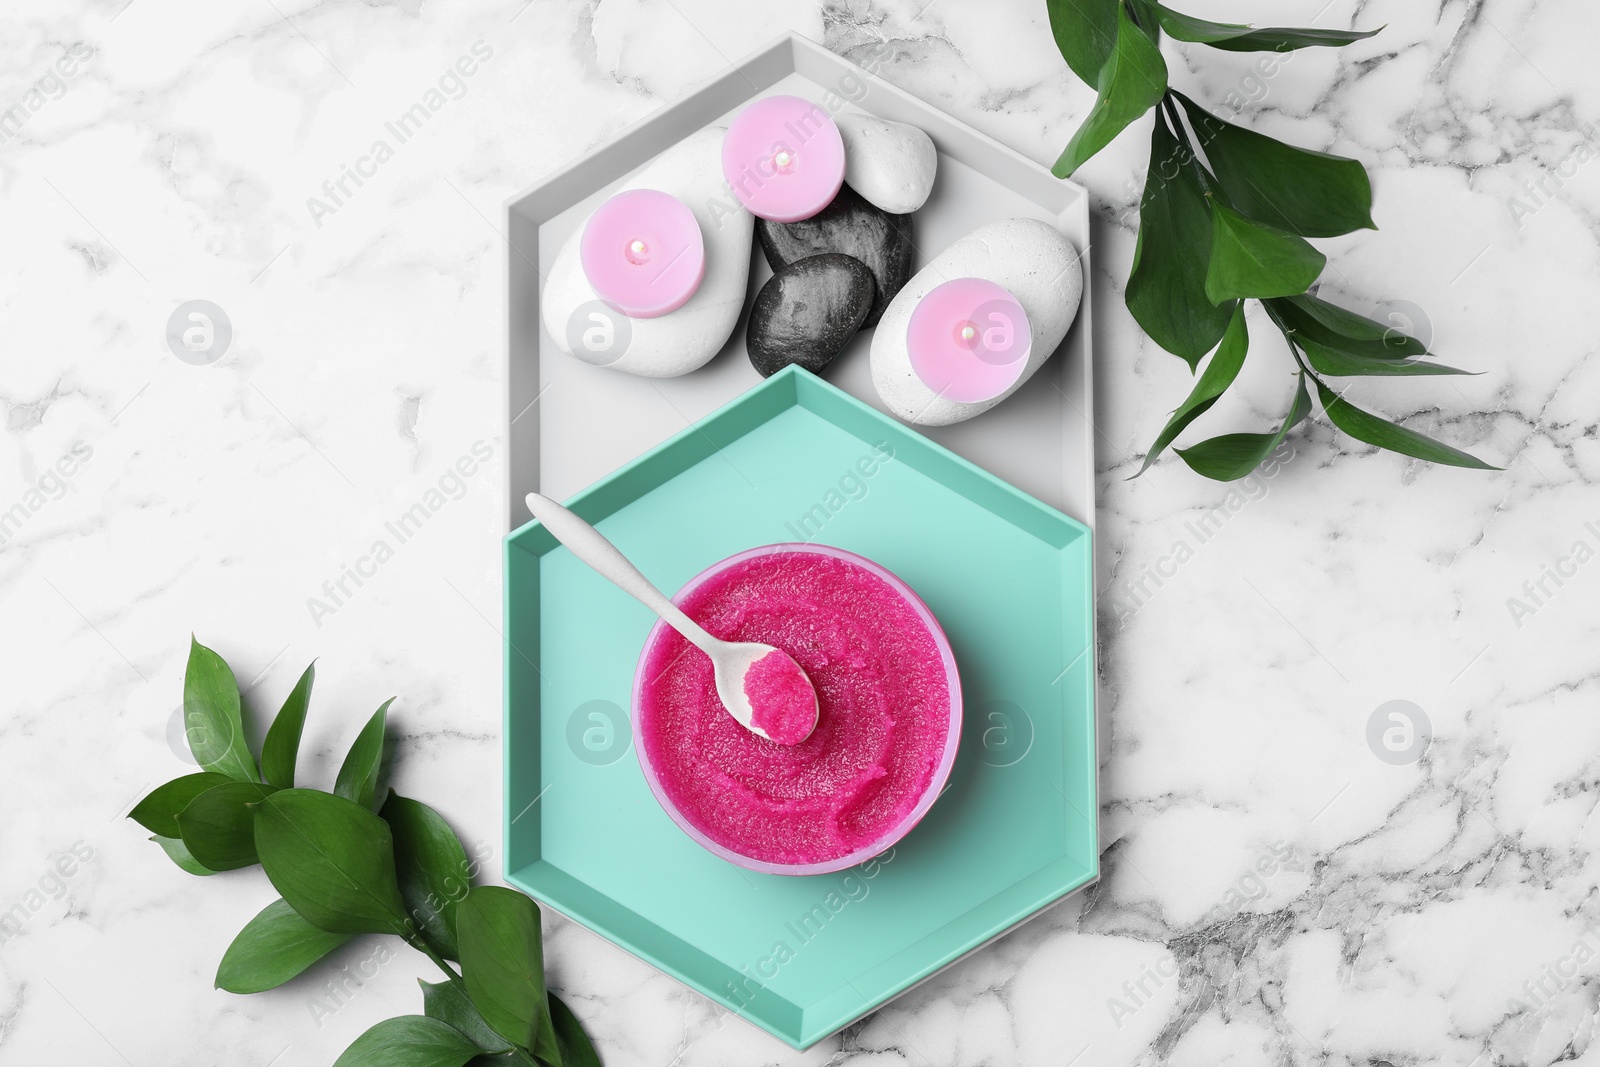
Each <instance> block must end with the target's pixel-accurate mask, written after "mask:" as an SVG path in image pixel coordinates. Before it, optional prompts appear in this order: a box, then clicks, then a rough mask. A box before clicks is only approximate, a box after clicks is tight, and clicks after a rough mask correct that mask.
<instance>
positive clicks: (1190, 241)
mask: <svg viewBox="0 0 1600 1067" xmlns="http://www.w3.org/2000/svg"><path fill="white" fill-rule="evenodd" d="M1165 119H1166V116H1164V115H1161V114H1157V115H1156V122H1155V130H1154V132H1152V133H1151V135H1150V171H1149V173H1148V175H1146V177H1145V182H1144V195H1143V197H1141V198H1140V201H1139V240H1138V243H1137V244H1136V245H1135V246H1134V250H1133V269H1132V270H1131V271H1130V272H1129V274H1128V289H1127V293H1126V297H1125V298H1126V301H1127V304H1128V310H1129V311H1130V312H1132V314H1133V317H1134V319H1135V320H1137V321H1138V323H1139V326H1140V328H1142V329H1143V330H1144V332H1145V333H1147V334H1149V335H1150V338H1151V339H1152V340H1153V341H1155V342H1156V344H1158V345H1160V346H1161V347H1162V348H1164V349H1166V350H1167V351H1168V352H1171V353H1173V354H1174V355H1176V356H1178V357H1179V358H1181V359H1183V360H1184V361H1185V362H1186V363H1188V364H1189V369H1190V370H1191V371H1192V370H1193V369H1194V368H1195V367H1196V365H1198V364H1199V362H1200V360H1201V358H1202V357H1204V356H1205V354H1206V353H1207V352H1209V351H1211V350H1212V349H1213V348H1215V347H1216V344H1217V341H1218V340H1219V339H1221V337H1222V334H1223V331H1224V330H1226V329H1227V327H1228V321H1229V319H1230V318H1231V317H1232V314H1233V309H1234V304H1233V302H1231V301H1229V302H1226V303H1224V304H1222V305H1220V306H1218V305H1216V304H1213V303H1212V302H1211V300H1210V298H1209V297H1207V296H1206V266H1207V264H1208V263H1209V262H1210V259H1211V201H1210V199H1209V198H1208V197H1207V196H1206V195H1205V175H1204V173H1203V171H1202V169H1201V167H1200V164H1199V162H1198V161H1196V160H1195V158H1194V153H1192V152H1190V151H1189V149H1188V148H1187V147H1186V146H1185V145H1184V144H1183V143H1182V142H1180V141H1179V140H1178V138H1177V137H1176V136H1174V134H1173V131H1172V130H1171V129H1170V128H1168V126H1167V123H1166V121H1165Z"/></svg>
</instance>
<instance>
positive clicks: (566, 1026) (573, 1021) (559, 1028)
mask: <svg viewBox="0 0 1600 1067" xmlns="http://www.w3.org/2000/svg"><path fill="white" fill-rule="evenodd" d="M550 1018H551V1019H552V1021H553V1023H554V1025H555V1031H556V1044H557V1046H559V1047H560V1049H561V1062H562V1063H563V1064H564V1065H565V1067H600V1056H599V1054H598V1053H596V1052H595V1050H594V1045H592V1044H591V1043H590V1042H589V1035H588V1034H586V1033H584V1032H583V1024H582V1023H580V1022H578V1017H577V1016H576V1015H574V1014H572V1009H571V1008H569V1007H567V1006H566V1005H565V1004H563V1003H562V1002H561V998H560V997H558V996H556V995H555V994H554V993H551V994H550Z"/></svg>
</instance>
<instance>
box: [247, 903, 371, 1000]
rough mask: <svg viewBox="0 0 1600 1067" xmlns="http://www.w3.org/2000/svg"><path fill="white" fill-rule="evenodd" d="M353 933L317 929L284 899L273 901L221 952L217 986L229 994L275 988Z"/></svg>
mask: <svg viewBox="0 0 1600 1067" xmlns="http://www.w3.org/2000/svg"><path fill="white" fill-rule="evenodd" d="M354 936H355V935H354V934H331V933H328V932H327V931H326V930H319V929H317V928H316V927H315V926H312V925H311V924H310V923H308V922H306V921H305V920H304V919H302V918H301V917H300V914H299V913H298V912H296V911H295V910H294V909H293V908H291V907H290V906H289V902H288V901H286V900H275V901H273V902H272V903H271V904H268V905H267V906H266V907H265V908H264V909H262V911H261V913H260V914H258V915H257V916H256V917H255V918H254V919H251V920H250V921H249V922H248V923H246V924H245V928H244V929H243V930H240V931H239V936H238V937H235V938H234V939H233V944H231V945H229V946H228V951H227V952H225V953H223V954H222V963H221V964H219V965H218V966H217V982H216V985H217V988H218V989H226V990H227V991H228V992H230V993H260V992H262V991H263V990H267V989H276V988H277V987H278V986H281V985H282V984H283V983H285V982H287V981H288V980H289V979H291V978H293V977H294V976H295V975H297V974H299V973H300V972H302V971H304V970H305V969H306V968H307V967H309V966H311V965H312V964H313V963H316V962H317V961H318V960H320V959H321V958H322V957H324V956H326V955H327V954H328V953H330V952H332V951H333V950H334V949H336V948H338V947H339V946H340V945H342V944H344V943H345V942H347V941H349V940H350V939H351V938H352V937H354Z"/></svg>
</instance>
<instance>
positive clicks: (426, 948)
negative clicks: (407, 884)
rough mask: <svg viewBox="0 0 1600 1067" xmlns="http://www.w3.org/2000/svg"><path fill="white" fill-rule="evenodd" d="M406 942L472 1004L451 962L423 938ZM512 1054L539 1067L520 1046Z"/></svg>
mask: <svg viewBox="0 0 1600 1067" xmlns="http://www.w3.org/2000/svg"><path fill="white" fill-rule="evenodd" d="M405 942H406V944H408V945H410V946H411V947H412V948H414V949H416V950H417V951H418V952H420V953H422V954H423V955H425V956H427V957H428V958H429V959H430V960H432V961H433V964H434V966H435V967H438V968H439V969H440V970H441V971H443V972H444V973H445V977H446V978H448V979H449V980H450V984H451V985H453V986H455V987H456V989H457V990H458V991H459V992H460V993H461V995H462V996H463V997H466V999H467V1003H469V1004H471V1003H472V996H471V994H469V993H468V992H467V983H466V982H465V981H464V980H462V977H461V975H459V974H457V973H456V969H455V968H454V967H452V966H450V964H449V962H448V961H446V960H445V958H444V957H443V956H441V955H439V954H438V953H437V952H435V951H434V950H433V946H432V945H430V944H428V943H427V942H426V941H424V940H423V939H422V938H421V937H415V938H413V937H406V938H405ZM511 1054H512V1055H513V1056H515V1057H516V1058H517V1060H518V1062H520V1063H525V1064H527V1065H528V1067H539V1061H537V1060H535V1059H534V1058H533V1054H532V1053H530V1052H529V1051H528V1050H527V1049H525V1048H521V1047H520V1046H512V1049H511Z"/></svg>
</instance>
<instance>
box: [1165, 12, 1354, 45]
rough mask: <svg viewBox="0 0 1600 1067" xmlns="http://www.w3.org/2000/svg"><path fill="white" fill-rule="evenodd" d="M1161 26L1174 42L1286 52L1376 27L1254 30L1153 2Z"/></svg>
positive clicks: (1338, 41)
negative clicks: (1358, 28) (1213, 20)
mask: <svg viewBox="0 0 1600 1067" xmlns="http://www.w3.org/2000/svg"><path fill="white" fill-rule="evenodd" d="M1150 6H1152V7H1154V8H1155V10H1156V17H1157V18H1158V19H1159V20H1160V23H1161V28H1162V29H1163V30H1166V31H1167V33H1168V34H1169V35H1170V36H1171V37H1172V38H1173V40H1177V41H1190V42H1193V43H1195V44H1208V45H1210V46H1211V47H1213V48H1223V49H1226V50H1228V51H1230V52H1288V51H1291V50H1293V49H1296V48H1318V47H1332V48H1336V47H1338V46H1340V45H1346V44H1350V43H1352V42H1354V41H1361V40H1365V39H1366V38H1368V37H1371V36H1373V35H1374V34H1376V33H1378V32H1379V30H1381V29H1382V28H1383V27H1381V26H1380V27H1378V29H1377V30H1319V29H1289V28H1269V29H1260V30H1257V29H1253V28H1251V27H1249V26H1246V25H1243V24H1241V23H1236V22H1211V21H1209V20H1207V19H1200V18H1195V17H1194V16H1193V15H1185V14H1183V13H1182V12H1181V11H1174V10H1172V9H1171V8H1170V7H1167V6H1165V5H1163V4H1159V3H1153V4H1151V5H1150Z"/></svg>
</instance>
